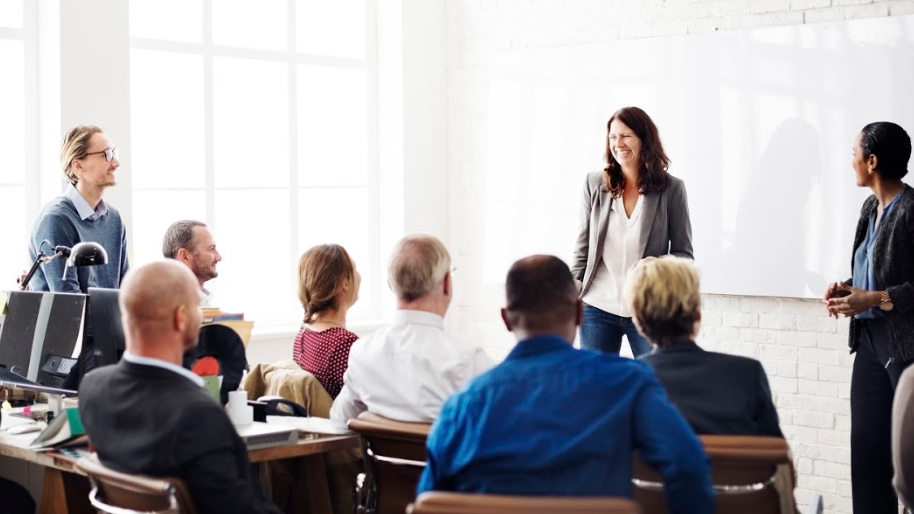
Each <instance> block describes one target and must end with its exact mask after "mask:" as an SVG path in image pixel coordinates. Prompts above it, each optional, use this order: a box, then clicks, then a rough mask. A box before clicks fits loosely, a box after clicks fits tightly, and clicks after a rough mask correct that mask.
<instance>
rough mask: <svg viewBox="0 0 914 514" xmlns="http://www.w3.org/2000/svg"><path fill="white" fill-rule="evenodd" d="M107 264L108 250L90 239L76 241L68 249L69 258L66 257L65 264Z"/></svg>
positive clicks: (79, 265)
mask: <svg viewBox="0 0 914 514" xmlns="http://www.w3.org/2000/svg"><path fill="white" fill-rule="evenodd" d="M101 264H108V252H106V251H105V249H104V248H102V245H100V244H98V243H93V242H92V241H84V242H82V243H76V245H74V246H73V248H72V249H71V250H70V258H69V259H67V266H70V267H71V268H72V267H81V266H98V265H101Z"/></svg>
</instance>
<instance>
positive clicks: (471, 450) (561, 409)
mask: <svg viewBox="0 0 914 514" xmlns="http://www.w3.org/2000/svg"><path fill="white" fill-rule="evenodd" d="M505 289H506V295H507V306H506V307H505V308H504V309H502V319H503V320H504V322H505V326H506V327H507V328H508V330H510V331H512V332H514V335H515V336H516V337H517V339H518V341H519V342H518V344H517V346H515V347H514V350H512V351H511V353H510V355H508V358H507V359H505V361H504V362H503V363H501V364H500V365H498V366H496V367H495V368H493V369H492V370H490V371H488V372H487V373H485V374H483V375H480V376H479V377H477V378H476V379H475V380H473V381H472V382H470V383H469V384H468V385H467V386H466V388H464V390H463V391H461V392H459V393H457V394H456V395H454V396H452V397H451V398H450V399H448V401H447V402H446V403H445V405H444V407H443V409H442V411H441V414H440V416H439V417H438V419H437V421H436V422H435V424H434V426H433V427H432V430H431V433H430V434H429V437H428V466H427V467H426V469H425V472H424V473H423V475H422V478H421V480H420V482H419V487H418V492H419V493H422V492H424V491H430V490H437V491H458V492H473V493H489V494H511V495H538V496H616V497H631V496H632V483H631V478H632V452H633V451H635V450H637V451H639V452H640V454H641V458H642V459H643V460H644V461H645V462H646V463H647V464H648V465H650V466H652V467H654V468H655V469H656V470H657V471H658V472H659V473H660V474H661V475H662V477H663V481H664V484H665V488H666V495H667V506H668V510H669V512H670V513H671V514H677V513H689V514H700V513H703V512H712V511H713V509H714V493H713V490H712V488H711V476H710V471H711V470H710V465H709V462H708V458H707V456H706V455H705V453H704V450H703V449H702V447H701V443H700V442H699V440H698V438H697V436H696V435H695V433H694V432H692V429H691V428H689V425H688V423H687V422H686V421H685V419H683V417H682V415H680V414H679V412H678V411H677V410H676V408H675V407H673V405H672V404H671V403H670V401H669V399H668V398H667V395H666V392H665V391H664V389H663V387H662V386H661V385H660V382H659V381H658V380H657V378H656V377H655V376H654V373H653V371H651V369H650V368H649V367H648V366H647V365H645V364H643V363H641V362H637V361H633V360H629V359H625V358H621V357H618V356H615V355H600V354H598V353H595V352H588V351H581V350H576V349H574V348H573V347H572V346H571V341H573V340H574V336H575V331H576V329H577V327H578V325H579V324H580V322H581V318H582V305H581V302H580V300H578V299H577V296H578V295H577V289H576V287H575V284H574V280H573V278H572V276H571V271H570V270H569V269H568V266H567V265H565V263H564V262H562V261H561V260H560V259H558V258H557V257H553V256H545V255H536V256H532V257H527V258H525V259H522V260H520V261H518V262H516V263H515V264H514V266H512V267H511V270H510V271H509V272H508V277H507V280H506V284H505Z"/></svg>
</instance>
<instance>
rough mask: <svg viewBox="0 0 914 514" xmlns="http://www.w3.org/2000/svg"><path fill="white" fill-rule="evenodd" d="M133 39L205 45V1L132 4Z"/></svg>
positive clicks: (139, 0) (132, 1) (163, 0)
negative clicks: (201, 43)
mask: <svg viewBox="0 0 914 514" xmlns="http://www.w3.org/2000/svg"><path fill="white" fill-rule="evenodd" d="M130 36H131V37H144V38H150V39H166V40H169V41H188V42H191V43H200V42H202V41H203V2H202V0H130Z"/></svg>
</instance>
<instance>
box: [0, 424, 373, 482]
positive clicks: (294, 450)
mask: <svg viewBox="0 0 914 514" xmlns="http://www.w3.org/2000/svg"><path fill="white" fill-rule="evenodd" d="M37 436H38V432H33V433H29V434H20V435H11V434H9V433H7V432H6V431H3V432H0V455H3V456H6V457H12V458H14V459H19V460H24V461H26V462H31V463H34V464H38V465H40V466H45V467H49V468H56V469H60V470H62V471H69V472H71V473H76V472H77V471H76V469H75V468H74V466H73V463H72V462H69V461H67V460H63V459H59V458H55V457H54V456H52V455H48V454H47V453H46V452H38V451H35V450H33V449H31V448H29V445H30V444H31V442H32V441H34V440H35V437H37ZM355 448H359V438H358V436H355V435H325V434H305V435H302V436H300V438H299V440H298V443H296V444H292V445H287V446H276V447H273V448H264V449H261V450H254V451H252V452H250V453H249V454H248V455H249V456H250V459H251V462H266V461H271V460H281V459H291V458H294V457H306V456H308V455H317V454H320V453H330V452H335V451H339V450H350V449H355Z"/></svg>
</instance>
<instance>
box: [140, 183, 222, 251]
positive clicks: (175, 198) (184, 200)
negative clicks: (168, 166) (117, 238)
mask: <svg viewBox="0 0 914 514" xmlns="http://www.w3.org/2000/svg"><path fill="white" fill-rule="evenodd" d="M178 220H198V221H203V222H206V193H205V192H203V191H137V190H134V191H133V221H132V224H133V225H132V226H131V227H130V238H131V243H132V244H133V261H131V262H130V265H131V266H138V265H140V264H144V263H147V262H151V261H155V260H159V259H162V257H163V256H162V240H163V239H164V237H165V230H167V229H168V227H169V225H171V224H172V223H174V222H176V221H178Z"/></svg>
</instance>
